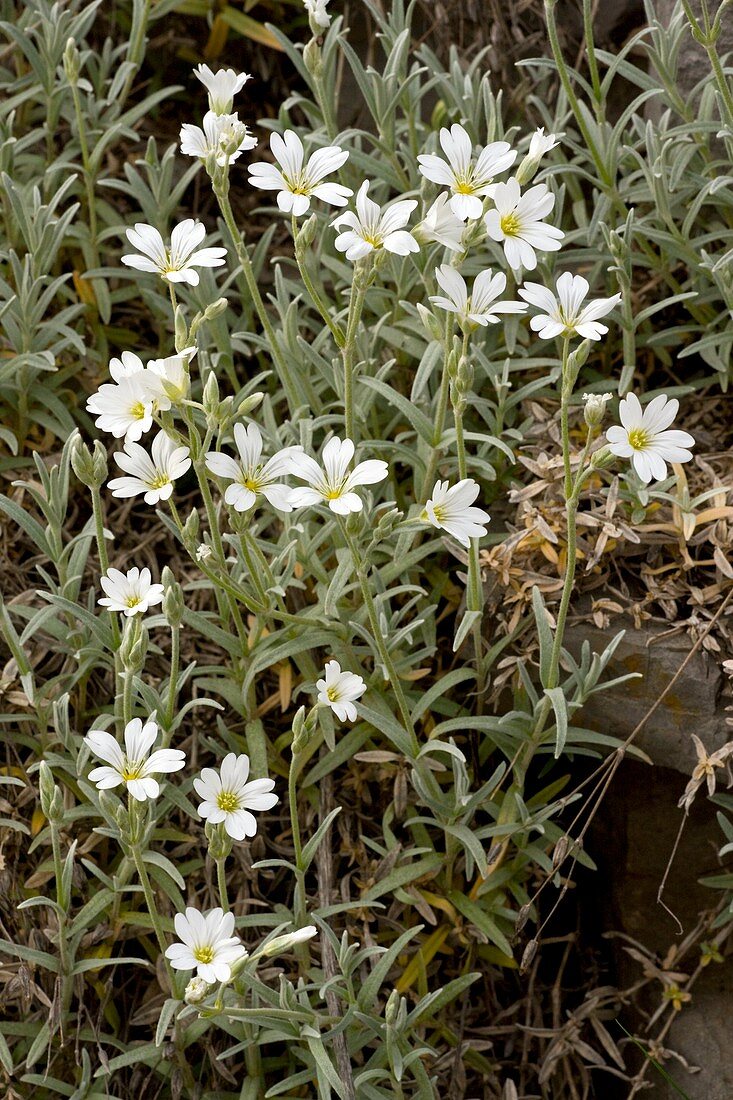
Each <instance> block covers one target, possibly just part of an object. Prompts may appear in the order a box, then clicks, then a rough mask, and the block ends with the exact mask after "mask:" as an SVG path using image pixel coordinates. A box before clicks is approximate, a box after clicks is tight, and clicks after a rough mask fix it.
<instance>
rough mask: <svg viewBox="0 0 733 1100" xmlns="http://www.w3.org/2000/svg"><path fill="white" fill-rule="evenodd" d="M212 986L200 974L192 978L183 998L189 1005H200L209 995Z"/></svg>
mask: <svg viewBox="0 0 733 1100" xmlns="http://www.w3.org/2000/svg"><path fill="white" fill-rule="evenodd" d="M212 988H213V986H210V985H209V983H208V982H205V981H204V979H203V978H199V977H198V976H197V977H195V978H191V981H190V982H189V983H188V985H187V986H186V989H185V992H184V994H183V999H184V1001H185V1002H186V1004H187V1005H199V1004H201V1002H202V1001H203V1000H204V999H205V998H206V997H207V996H208V993H209V990H210V989H212Z"/></svg>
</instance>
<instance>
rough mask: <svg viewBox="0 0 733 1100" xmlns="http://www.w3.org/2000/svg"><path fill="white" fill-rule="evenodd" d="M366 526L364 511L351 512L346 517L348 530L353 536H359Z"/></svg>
mask: <svg viewBox="0 0 733 1100" xmlns="http://www.w3.org/2000/svg"><path fill="white" fill-rule="evenodd" d="M364 527H365V520H364V513H363V512H349V515H348V516H347V518H346V531H347V533H348V534H349V535H351V536H352V538H358V537H359V535H361V534H362V532H363V531H364Z"/></svg>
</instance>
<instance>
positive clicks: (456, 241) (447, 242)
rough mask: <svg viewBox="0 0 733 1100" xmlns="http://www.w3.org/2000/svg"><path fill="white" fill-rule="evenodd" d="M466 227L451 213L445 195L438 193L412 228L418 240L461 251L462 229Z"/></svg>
mask: <svg viewBox="0 0 733 1100" xmlns="http://www.w3.org/2000/svg"><path fill="white" fill-rule="evenodd" d="M465 228H466V226H465V225H464V223H463V222H462V221H461V219H460V218H457V217H456V216H455V214H454V213H453V211H452V209H451V205H450V199H449V198H448V196H447V195H438V197H437V199H436V200H435V202H434V203H433V204H432V206H431V207H430V209H429V210H428V212H427V213H426V215H425V217H424V218H423V220H422V221H421V222H420V224H419V225H418V226H417V227H416V228H415V229H414V230H413V235H414V236H415V237H416V239H417V240H418V241H420V240H425V241H436V242H437V243H438V244H442V245H443V247H444V248H450V249H451V251H452V252H462V251H463V244H462V240H463V231H464V229H465Z"/></svg>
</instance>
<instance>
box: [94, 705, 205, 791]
mask: <svg viewBox="0 0 733 1100" xmlns="http://www.w3.org/2000/svg"><path fill="white" fill-rule="evenodd" d="M157 736H158V726H157V723H155V722H146V723H145V725H143V723H142V721H141V719H140V718H133V719H132V721H130V722H128V723H127V725H126V726H125V733H124V738H125V749H124V752H123V751H122V748H121V746H120V745H119V743H118V742H117V741H116V740H115V738H114V737H113V736H112V734H111V733H107V732H106V730H90V731H89V733H88V734H87V735H86V737H85V738H84V741H85V742H86V744H87V745H88V746H89V748H90V749H91V750H92V752H93V753H94V755H95V756H98V757H99V759H100V760H104V761H106V763H105V765H104V766H103V767H101V768H94V770H93V771H90V773H89V778H90V779H91V781H92V783H96V785H97V787H98V789H99V790H100V791H109V790H111V789H112V788H113V787H119V785H120V783H124V785H125V786H126V787H127V790H128V792H129V794H130V795H131V797H132V798H134V799H136V801H138V802H144V801H145V800H146V799H147V798H157V797H158V795H159V794H160V786H159V784H158V781H157V780H156V779H154V778H153V776H155V775H161V774H163V773H167V772H177V771H179V769H180V768H182V767H183V765H184V764H185V763H186V754H185V753H184V752H182V751H181V750H180V749H156V750H155V752H154V753H153V754H152V755H148V754H149V753H150V750H151V749H152V747H153V745H154V744H155V741H156V738H157Z"/></svg>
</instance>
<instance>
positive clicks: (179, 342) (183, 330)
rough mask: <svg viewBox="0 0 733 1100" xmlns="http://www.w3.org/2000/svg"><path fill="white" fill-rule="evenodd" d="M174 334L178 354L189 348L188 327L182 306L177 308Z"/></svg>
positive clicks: (174, 319)
mask: <svg viewBox="0 0 733 1100" xmlns="http://www.w3.org/2000/svg"><path fill="white" fill-rule="evenodd" d="M173 334H174V335H173V339H174V341H175V345H176V351H177V352H181V351H183V349H184V348H186V347H188V344H189V340H188V325H187V324H186V318H185V315H184V313H183V306H181V305H178V306H176V313H175V317H174V318H173Z"/></svg>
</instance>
